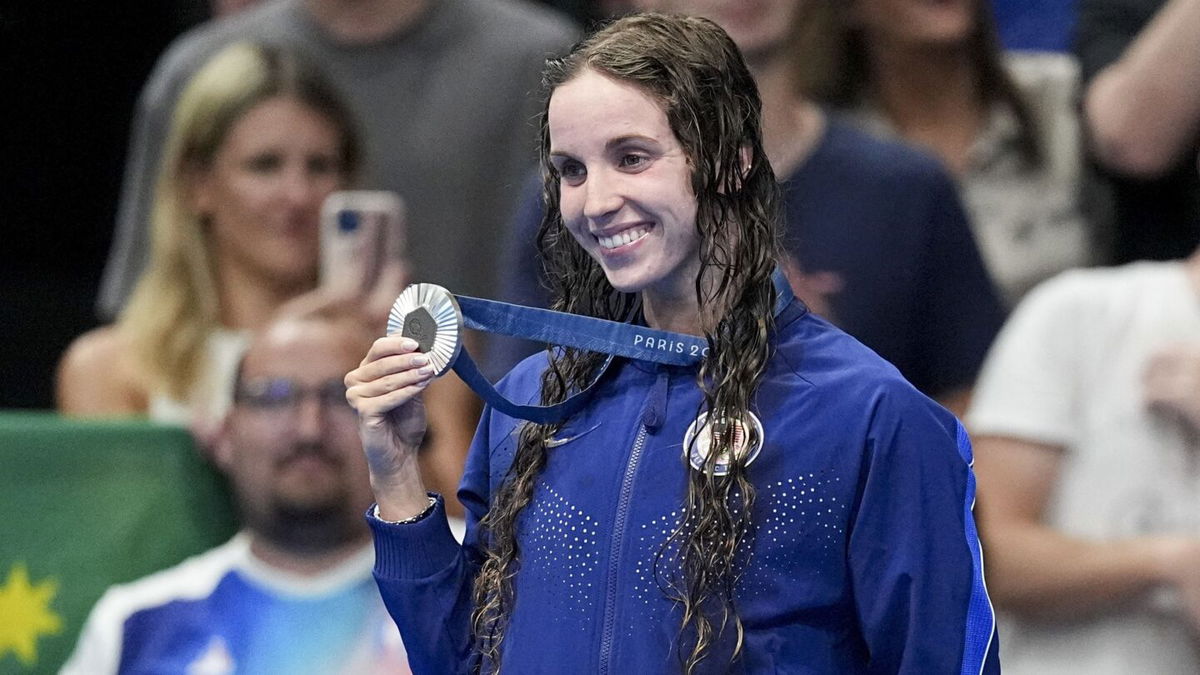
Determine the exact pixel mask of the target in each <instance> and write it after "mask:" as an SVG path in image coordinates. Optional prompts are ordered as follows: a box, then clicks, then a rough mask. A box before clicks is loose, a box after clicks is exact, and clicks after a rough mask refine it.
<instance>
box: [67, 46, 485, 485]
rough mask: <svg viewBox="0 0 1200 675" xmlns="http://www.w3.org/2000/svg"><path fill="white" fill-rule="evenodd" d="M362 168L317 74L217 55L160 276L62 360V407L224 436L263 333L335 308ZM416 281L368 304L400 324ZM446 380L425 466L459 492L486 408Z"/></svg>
mask: <svg viewBox="0 0 1200 675" xmlns="http://www.w3.org/2000/svg"><path fill="white" fill-rule="evenodd" d="M361 165H362V149H361V147H360V141H359V137H358V133H357V131H356V129H355V127H354V124H353V121H352V118H351V113H350V111H349V110H348V108H347V107H346V105H345V104H344V103H343V102H342V100H341V98H340V97H339V96H338V95H337V93H336V91H335V90H334V89H333V87H332V86H331V85H330V84H328V82H327V81H326V80H325V79H324V77H323V76H322V75H321V74H320V73H319V72H318V71H317V70H316V68H315V67H314V66H312V65H311V64H308V63H307V62H305V61H304V60H303V59H301V58H299V57H298V56H297V55H296V54H295V53H293V52H290V51H287V50H284V49H280V48H277V47H269V46H262V45H253V44H249V43H239V44H234V45H231V46H229V47H227V48H225V49H224V50H222V51H221V52H219V53H217V54H216V55H215V56H213V58H212V59H211V60H210V61H209V62H208V63H207V64H206V65H205V66H204V67H203V68H202V69H201V70H200V71H198V72H197V73H196V75H195V76H194V78H193V79H192V81H191V82H190V83H189V84H188V86H187V88H186V89H185V90H184V93H183V94H182V96H181V98H180V101H179V104H178V106H177V107H176V110H175V114H174V118H173V124H172V128H171V131H170V136H169V138H168V139H167V151H166V154H165V155H164V161H163V166H162V168H161V171H160V176H159V180H158V191H157V196H156V201H155V205H154V210H153V223H152V228H153V254H152V260H151V264H150V266H149V268H148V269H147V271H146V273H145V274H143V276H142V278H141V279H140V281H139V283H138V285H137V288H136V290H135V292H134V295H133V297H132V299H131V301H130V303H129V304H128V306H127V307H126V308H125V310H124V311H123V312H122V313H121V315H120V317H119V318H118V320H117V322H116V323H115V324H113V325H110V326H104V327H101V328H98V329H96V330H93V331H91V332H88V333H86V334H84V335H82V336H80V337H79V338H77V339H76V340H75V342H74V343H73V344H72V345H71V346H70V348H69V349H68V350H67V352H66V354H65V355H64V356H63V359H62V362H61V363H60V366H59V375H58V387H57V397H58V408H59V410H60V411H61V412H63V413H65V414H69V415H76V416H142V415H144V416H148V417H149V418H150V419H153V420H156V421H161V422H167V423H175V424H181V425H185V426H189V427H190V428H192V430H193V431H195V432H197V433H198V435H200V436H201V437H202V439H203V438H204V437H206V436H207V435H208V434H211V433H212V432H213V431H215V429H216V427H217V425H218V424H219V423H220V421H221V420H222V419H223V417H224V415H225V413H226V411H227V410H228V408H229V405H230V402H231V397H232V383H233V381H234V379H235V376H236V373H235V371H236V369H237V364H238V362H239V360H240V358H241V354H242V352H243V351H244V348H245V345H246V344H247V342H248V340H249V336H250V335H251V333H253V332H254V331H256V330H257V329H260V328H261V327H263V326H265V325H267V324H268V323H269V322H270V320H271V318H272V317H273V316H274V315H276V314H278V313H279V312H280V311H281V309H284V308H285V306H286V305H292V306H293V307H304V306H307V307H311V306H312V305H313V304H314V303H318V304H319V303H321V302H325V301H326V300H328V298H325V297H323V295H322V293H321V292H319V291H318V290H317V287H318V278H317V276H318V268H319V258H320V250H319V248H320V247H319V233H318V223H319V218H320V210H321V205H322V203H323V202H324V200H325V198H326V197H327V196H328V195H329V194H330V193H331V192H333V191H335V190H338V189H341V188H344V187H346V186H348V185H350V184H352V183H353V182H354V179H355V176H356V174H357V173H358V171H359V169H360V166H361ZM403 277H404V273H403V269H402V263H401V262H400V261H396V262H395V264H393V265H390V266H388V268H387V269H386V270H385V272H384V273H383V274H382V275H381V279H380V282H379V284H378V285H377V287H376V289H375V291H374V292H373V293H372V295H371V297H370V298H357V299H356V300H357V301H359V302H360V304H366V305H368V307H367V309H368V311H370V310H371V309H372V308H375V309H380V308H379V307H377V306H378V305H380V302H379V300H380V299H382V300H383V303H382V312H383V313H385V312H386V307H387V305H389V304H390V301H391V299H394V298H395V296H396V294H397V293H399V290H400V288H401V287H402V284H403ZM375 313H380V312H378V311H377V312H375ZM382 325H383V321H382V319H381V320H380V326H381V332H382ZM439 384H440V385H441V386H437V385H435V387H433V388H431V391H430V397H431V400H436V399H439V397H441V398H443V399H444V398H445V397H446V396H450V397H455V398H454V400H453V401H452V402H451V403H449V404H444V405H440V406H432V407H433V408H435V410H433V411H431V413H430V414H431V416H432V417H434V418H435V419H441V420H442V421H441V422H438V423H435V427H436V431H439V432H442V433H436V434H435V436H433V437H432V439H433V440H431V441H430V444H429V445H430V446H431V447H430V450H431V451H430V452H428V453H425V455H426V456H425V457H424V458H423V459H424V463H425V464H427V465H428V466H427V467H426V468H427V471H428V472H429V474H430V476H429V477H430V479H431V480H433V481H434V482H437V483H439V484H441V485H443V486H444V487H445V488H447V489H448V490H450V492H452V489H451V488H452V487H453V485H454V484H455V483H456V482H457V480H458V472H460V471H461V468H462V458H463V456H464V455H465V452H466V447H467V444H468V442H469V440H470V430H471V428H472V427H473V426H474V424H473V420H472V422H471V423H470V424H465V425H464V424H460V422H461V420H462V419H463V418H465V417H467V416H470V415H473V414H475V413H476V410H474V409H473V408H472V406H471V404H470V401H469V399H468V400H467V402H466V403H462V400H463V398H464V397H463V396H462V395H461V394H460V393H459V390H465V387H463V386H462V385H460V384H459V383H458V382H457V381H454V380H448V381H447V382H446V383H445V384H441V383H439ZM439 415H445V418H444V419H442V418H441V417H439ZM460 426H464V427H465V430H464V431H462V432H461V433H459V432H456V431H455V430H456V429H457V428H458V427H460ZM442 430H444V431H442Z"/></svg>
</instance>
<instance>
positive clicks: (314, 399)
mask: <svg viewBox="0 0 1200 675" xmlns="http://www.w3.org/2000/svg"><path fill="white" fill-rule="evenodd" d="M295 424H296V436H297V438H298V439H299V440H302V441H319V440H321V437H322V436H323V435H324V433H325V405H324V404H323V403H322V402H321V399H320V397H318V396H305V397H304V398H302V399H301V400H300V401H299V402H298V403H297V404H296V419H295Z"/></svg>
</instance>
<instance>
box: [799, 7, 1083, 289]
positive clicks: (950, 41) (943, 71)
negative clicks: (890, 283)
mask: <svg viewBox="0 0 1200 675" xmlns="http://www.w3.org/2000/svg"><path fill="white" fill-rule="evenodd" d="M993 24H994V21H993V19H992V16H991V6H990V5H989V4H988V3H986V2H983V1H982V0H950V1H948V2H937V3H930V2H923V1H920V0H853V1H852V2H844V1H842V0H814V1H813V2H812V4H811V6H810V7H809V11H807V12H806V13H805V16H804V17H803V25H802V27H801V29H800V30H801V33H800V37H801V39H798V40H797V41H796V45H797V53H796V54H795V57H796V62H797V63H798V64H799V66H800V68H801V69H802V70H803V71H804V74H803V75H802V77H801V79H802V87H803V88H804V89H805V90H806V91H808V92H809V93H810V94H811V95H813V96H814V97H815V98H816V99H817V100H819V101H821V102H822V103H826V104H830V105H832V106H834V107H838V108H842V109H844V110H847V111H849V112H850V113H851V114H852V116H853V117H855V118H856V119H857V121H858V123H859V124H861V125H862V126H863V127H865V128H866V129H868V130H870V131H873V132H876V133H879V134H882V135H886V136H899V137H901V138H904V139H905V140H908V141H910V142H913V143H915V144H917V145H919V146H923V147H925V148H928V149H929V150H930V151H932V152H933V153H934V154H936V155H937V156H938V157H939V158H941V160H942V161H943V162H944V163H945V164H946V166H947V167H948V168H949V169H950V170H951V172H952V173H954V174H955V175H956V176H957V177H958V178H959V181H960V183H961V186H962V193H963V201H964V202H965V203H966V206H967V209H968V211H969V212H970V215H971V221H972V224H973V226H974V228H975V236H976V239H977V240H978V241H979V248H980V250H981V251H982V253H983V257H984V260H985V262H986V263H987V265H988V269H989V270H990V272H991V274H992V277H993V278H994V280H995V282H996V285H997V286H998V287H999V288H1000V290H1001V291H1002V293H1003V295H1004V297H1005V299H1006V300H1007V302H1008V304H1009V305H1010V306H1011V305H1013V304H1015V303H1016V301H1017V300H1018V299H1019V298H1020V297H1021V295H1023V294H1024V293H1025V292H1026V291H1027V290H1029V289H1030V288H1032V287H1033V286H1034V285H1035V284H1036V283H1037V282H1039V281H1041V280H1043V279H1045V278H1047V277H1049V276H1052V275H1054V274H1056V273H1058V272H1060V271H1062V270H1064V269H1067V268H1071V267H1077V266H1079V265H1084V264H1088V263H1090V262H1091V261H1092V259H1093V257H1094V256H1093V255H1092V250H1091V249H1092V244H1091V242H1090V241H1089V236H1088V231H1087V228H1086V222H1085V220H1084V217H1083V214H1082V212H1081V211H1080V206H1079V202H1080V195H1079V191H1080V172H1081V157H1082V155H1081V146H1080V138H1079V129H1078V119H1077V118H1078V113H1077V108H1076V97H1077V87H1078V72H1077V70H1078V69H1077V68H1076V66H1075V64H1074V63H1073V62H1072V61H1071V60H1070V58H1068V57H1066V56H1063V55H1061V54H1049V53H1044V54H1038V53H1031V52H1027V53H1015V54H1012V55H1010V56H1008V57H1007V58H1004V57H1002V55H1001V53H1000V49H999V45H998V42H997V38H996V35H995V27H994V25H993Z"/></svg>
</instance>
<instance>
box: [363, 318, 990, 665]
mask: <svg viewBox="0 0 1200 675" xmlns="http://www.w3.org/2000/svg"><path fill="white" fill-rule="evenodd" d="M774 343H775V352H774V354H773V356H772V358H771V360H770V363H769V366H768V369H767V372H766V374H765V376H764V377H763V379H762V381H761V384H760V386H759V389H758V394H757V396H756V398H755V400H754V405H753V411H754V413H755V414H756V415H757V417H758V419H759V420H761V422H762V426H763V429H764V433H765V442H764V444H763V447H762V451H761V453H760V454H759V455H758V457H757V459H756V460H755V461H754V462H753V463H752V464H750V466H749V476H750V478H751V480H752V482H753V483H754V485H755V487H756V490H757V499H756V501H755V503H754V514H753V518H754V523H755V525H756V527H755V534H754V537H753V540H752V542H750V543H748V544H747V545H746V546H745V547H744V548H743V550H742V551H741V552H740V553H741V554H742V556H743V559H744V560H745V564H744V567H743V569H742V570H741V576H740V578H739V581H738V583H737V587H736V600H735V602H736V605H737V610H738V613H739V615H740V617H741V619H742V622H743V625H744V627H745V631H746V632H745V645H744V649H743V651H742V654H741V656H740V657H739V658H738V659H737V660H736V661H734V662H732V663H730V660H729V654H730V653H731V649H730V648H729V647H730V640H728V639H727V640H724V641H723V642H721V643H720V645H719V646H718V648H717V650H716V651H715V652H714V654H713V656H712V657H711V658H708V659H706V660H705V661H704V662H703V663H702V668H701V672H721V673H724V672H735V673H838V674H852V673H914V674H915V673H920V674H922V675H929V674H941V673H946V674H950V673H961V674H964V675H965V674H975V673H984V672H986V673H997V672H999V663H998V658H997V649H998V644H997V637H996V632H995V621H994V616H993V613H992V608H991V605H990V602H989V600H988V597H987V591H986V589H985V588H984V582H983V567H982V558H981V553H980V547H979V540H978V537H977V534H976V531H975V523H974V520H973V518H972V516H971V507H972V503H973V500H974V496H975V480H974V476H973V475H972V473H971V449H970V443H969V441H968V439H967V435H966V433H965V432H964V431H963V428H962V426H961V425H960V424H959V423H958V421H957V420H956V419H955V418H954V417H953V416H952V415H951V414H950V413H948V412H947V411H946V410H944V409H943V408H941V407H940V406H938V405H937V404H935V403H933V402H932V401H931V400H929V399H928V398H926V397H925V396H923V395H921V394H920V393H918V392H917V391H916V390H915V389H913V387H912V386H910V385H909V384H908V383H907V382H905V381H904V380H903V379H902V378H901V377H900V375H899V374H898V373H897V371H896V370H895V369H894V368H893V367H892V366H890V365H889V364H888V363H886V362H885V361H883V360H882V359H880V358H879V357H878V356H876V355H875V354H874V353H872V352H871V351H869V350H868V349H867V348H865V347H863V346H862V345H861V344H859V343H858V342H856V341H855V340H854V339H853V338H850V337H849V336H847V335H846V334H845V333H842V332H841V331H839V330H838V329H836V328H834V327H832V326H831V325H829V324H828V323H827V322H825V321H824V320H822V319H820V318H818V317H816V316H814V315H812V314H811V313H809V312H808V311H807V310H806V309H805V308H804V307H803V305H801V304H799V303H793V304H792V305H790V306H789V307H788V308H786V309H785V310H784V311H783V312H782V313H781V314H780V316H779V317H778V318H777V325H776V335H775V340H774ZM544 366H545V357H544V356H543V355H538V356H534V357H531V358H530V359H527V360H526V361H524V362H523V363H521V364H520V365H519V366H517V368H516V369H514V371H513V372H512V373H511V374H510V375H509V376H508V377H507V378H506V379H505V380H504V381H503V382H502V383H501V387H500V388H501V391H503V392H504V393H505V394H506V395H507V396H508V397H509V398H510V399H513V400H515V401H521V402H537V400H538V393H537V392H538V391H539V377H540V373H541V371H542V369H543V368H544ZM701 405H702V398H701V394H700V392H699V390H698V388H697V386H696V371H695V369H694V368H681V367H671V366H660V365H656V364H650V363H645V362H639V361H623V360H617V361H616V362H614V364H613V366H612V367H611V368H610V369H609V371H608V373H607V374H606V375H605V376H604V377H603V379H602V380H601V381H600V383H599V384H598V385H597V388H596V393H595V396H594V398H593V399H592V401H591V403H590V405H589V406H588V407H587V408H586V409H585V410H584V411H583V412H581V413H578V414H577V415H575V416H574V417H573V418H571V419H570V420H568V421H567V422H566V423H565V424H564V426H563V428H562V430H561V431H560V432H559V434H558V435H557V438H556V440H555V441H554V442H553V443H552V445H553V447H552V448H551V449H550V450H549V456H548V461H547V464H546V467H545V469H544V470H543V472H542V475H541V477H540V478H539V480H538V485H537V489H536V492H535V494H534V498H533V502H532V503H531V504H530V505H529V507H528V508H526V509H525V511H524V512H523V514H522V516H521V519H520V523H519V544H520V565H519V571H518V573H517V575H516V577H515V580H514V588H515V591H516V604H515V608H514V610H513V613H512V616H511V619H510V622H509V624H508V628H507V632H506V635H505V639H504V642H503V647H502V650H503V656H502V671H503V672H506V673H519V674H522V675H524V674H527V673H601V674H608V673H613V674H619V675H634V674H638V675H641V674H643V673H677V672H680V670H681V668H680V658H679V654H678V652H677V650H676V649H675V645H676V643H677V638H678V634H679V631H680V625H681V614H680V609H679V607H678V606H677V605H676V604H675V603H674V602H672V601H671V600H669V599H668V598H667V597H666V596H665V595H664V594H663V592H662V590H661V585H662V584H664V583H665V580H666V579H669V578H671V576H673V575H672V571H671V570H667V569H664V567H665V566H667V565H669V560H670V555H669V554H668V555H661V556H660V555H659V552H660V549H661V547H662V545H663V542H664V541H665V540H666V539H667V537H668V535H669V534H670V533H671V532H672V531H673V530H674V529H675V527H676V525H677V524H678V521H679V518H680V512H681V505H682V503H683V500H684V495H685V493H686V485H687V483H686V480H687V474H686V472H687V471H691V470H693V469H691V468H690V467H689V465H688V464H687V461H686V459H684V458H683V439H684V434H685V432H686V430H687V428H688V426H689V424H691V423H692V422H693V420H694V419H695V418H696V414H697V412H698V410H700V409H701ZM519 424H520V421H518V420H514V419H512V418H509V417H507V416H505V415H502V414H500V413H498V412H495V411H493V410H491V409H488V410H485V411H484V415H483V419H482V420H481V422H480V426H479V430H478V433H477V434H476V436H475V441H474V443H473V445H472V447H471V450H470V455H469V458H468V461H467V467H466V472H465V475H464V476H463V481H462V486H461V488H460V490H459V498H460V499H461V500H462V502H463V504H464V505H465V506H466V508H467V510H468V520H467V534H466V539H465V542H464V544H463V545H462V546H459V544H458V543H457V542H456V541H455V540H454V538H453V537H452V536H451V534H450V530H449V529H448V527H447V525H446V518H445V515H444V511H443V510H442V507H441V506H440V504H439V506H438V507H437V508H436V509H435V512H434V513H433V514H432V515H431V516H430V517H427V518H425V519H423V520H421V521H419V522H417V523H415V524H407V525H392V524H387V523H384V522H382V521H379V520H378V519H375V518H373V517H370V516H369V517H368V521H369V522H370V524H371V527H372V528H373V530H374V532H375V542H376V566H375V576H376V580H377V582H378V584H379V588H380V591H381V592H382V595H383V598H384V602H385V604H386V605H387V607H388V609H389V611H390V612H391V614H392V617H393V618H394V619H395V620H396V623H397V625H398V626H399V627H400V631H401V634H402V635H403V637H404V643H405V645H406V646H407V647H408V654H409V662H410V665H411V666H412V669H413V672H415V673H466V672H470V671H471V669H472V667H473V666H474V665H475V664H476V662H477V657H475V656H473V654H472V642H471V637H470V627H469V617H470V613H471V584H472V580H473V578H474V576H475V572H476V570H477V569H478V565H479V562H480V559H481V557H480V552H479V549H480V541H479V538H478V537H479V533H478V528H477V527H476V525H477V522H478V520H479V518H481V517H482V516H483V515H484V514H485V513H486V511H487V509H488V503H489V499H490V496H491V495H492V494H494V493H495V492H496V491H497V490H498V488H499V486H500V485H501V483H502V482H503V480H504V478H505V475H506V471H507V470H508V467H509V464H510V462H511V460H512V456H513V453H514V451H515V448H516V442H517V438H518V433H517V430H518V428H519ZM656 561H657V562H656Z"/></svg>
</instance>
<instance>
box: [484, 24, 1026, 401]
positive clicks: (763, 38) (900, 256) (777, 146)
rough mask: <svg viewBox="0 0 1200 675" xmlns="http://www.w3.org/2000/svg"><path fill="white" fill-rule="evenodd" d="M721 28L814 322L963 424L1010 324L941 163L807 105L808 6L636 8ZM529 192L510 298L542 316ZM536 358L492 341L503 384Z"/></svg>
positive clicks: (513, 249) (796, 280)
mask: <svg viewBox="0 0 1200 675" xmlns="http://www.w3.org/2000/svg"><path fill="white" fill-rule="evenodd" d="M638 4H639V5H640V8H641V9H655V10H665V11H676V12H687V13H692V14H699V15H703V16H708V17H709V18H712V19H713V20H715V21H716V22H717V23H719V24H721V25H722V27H724V28H725V29H726V30H727V31H728V32H729V34H730V36H731V37H732V38H733V39H734V41H735V42H736V43H737V44H738V46H739V47H740V48H741V50H742V52H743V54H744V55H745V57H746V60H747V63H748V64H749V66H750V69H751V71H752V72H753V73H754V76H755V79H756V81H757V83H758V87H759V93H760V95H761V97H762V101H763V116H764V119H763V132H764V142H765V146H766V151H767V154H768V156H769V158H770V160H771V165H772V167H773V168H774V169H775V173H776V176H778V177H779V178H780V179H781V185H782V187H783V191H784V198H785V203H784V208H785V218H786V222H787V229H786V239H785V242H784V243H785V245H786V247H787V249H788V251H789V253H790V254H791V256H792V257H793V260H791V264H790V265H789V266H788V269H787V271H788V272H789V277H790V280H791V281H792V284H793V286H794V287H795V288H796V291H797V294H798V295H800V296H801V297H802V298H803V299H804V300H805V301H806V302H807V303H808V304H809V305H810V306H811V307H812V308H813V309H814V310H815V311H817V312H819V313H821V314H822V315H824V316H826V317H828V318H830V319H831V320H833V321H834V322H835V323H837V324H838V325H839V326H840V327H841V328H842V329H844V330H846V331H847V332H848V333H850V334H851V335H853V336H855V337H856V338H858V339H859V340H861V341H862V342H864V343H865V344H866V345H867V346H869V347H871V348H872V349H874V350H875V351H876V352H878V353H879V354H880V355H881V356H883V357H884V358H886V359H888V360H889V361H891V362H892V363H893V364H894V365H896V366H897V367H898V368H899V369H900V371H901V372H902V373H903V374H904V376H905V377H907V378H908V379H909V380H910V381H911V382H912V383H913V384H914V385H916V386H917V387H918V388H919V389H921V390H922V391H924V392H925V393H926V394H928V395H930V396H934V397H936V398H938V399H939V400H940V401H941V402H942V403H944V404H946V405H947V407H950V408H951V409H954V410H957V411H958V412H960V413H961V412H962V410H963V408H964V407H965V399H966V395H967V393H968V392H969V390H970V386H971V383H972V381H973V380H974V377H975V374H976V371H977V369H978V368H979V365H980V363H981V362H982V361H983V356H984V354H985V352H986V350H987V347H988V345H989V344H990V342H991V340H992V337H993V336H994V335H995V332H996V331H997V330H998V329H999V326H1000V322H1001V320H1002V318H1003V310H1002V309H1001V306H1000V302H999V300H998V299H997V296H996V293H995V291H994V289H993V287H992V285H991V282H990V280H989V279H988V276H987V273H986V271H985V270H984V268H983V263H982V261H981V260H980V256H979V252H978V250H977V249H976V247H975V243H974V241H973V239H972V237H971V232H970V228H969V226H968V224H967V222H966V217H965V215H964V213H963V209H962V206H961V204H960V203H959V200H958V195H957V190H956V188H955V186H954V184H953V182H952V181H951V180H950V178H949V177H948V176H946V175H945V172H944V171H943V170H942V168H941V166H940V164H939V163H938V162H937V160H935V159H933V158H930V157H927V156H926V155H924V154H923V153H920V152H917V151H914V150H912V149H910V148H908V147H906V146H904V145H901V144H899V143H895V142H890V141H883V140H877V139H875V138H872V137H870V136H868V135H867V134H865V133H863V132H860V131H857V130H855V129H854V128H853V127H851V126H850V125H848V124H846V123H844V122H843V121H841V120H839V119H838V118H837V117H836V116H829V115H827V114H826V113H824V112H823V111H822V110H821V109H820V108H818V107H817V106H816V105H814V104H812V103H811V102H809V101H808V100H806V99H805V98H804V97H803V96H801V95H800V94H799V93H798V91H799V89H798V87H797V79H796V78H797V71H796V68H795V65H794V63H795V62H794V60H793V54H792V52H793V49H794V48H793V46H792V45H793V44H794V42H793V41H794V39H796V38H795V36H794V33H793V31H794V29H795V28H796V27H797V21H798V18H799V14H800V13H801V12H802V11H803V7H804V5H805V0H768V1H764V2H758V3H755V4H753V5H744V4H742V3H740V2H736V1H734V0H699V1H695V2H689V1H685V0H640V2H639V3H638ZM540 191H541V184H540V181H536V182H530V183H529V184H528V185H527V189H526V190H525V198H524V199H523V202H522V205H521V208H520V211H519V213H518V214H517V217H516V223H515V225H514V227H513V228H512V237H513V238H512V239H511V241H510V244H509V251H508V258H507V259H508V263H507V264H506V265H505V269H506V273H507V280H506V282H505V290H504V296H505V299H506V300H508V301H510V302H516V303H520V304H530V305H539V306H544V305H545V303H546V302H547V298H546V294H545V292H544V290H542V288H541V285H540V283H539V275H540V274H541V268H540V265H539V262H538V259H537V256H535V255H534V252H535V250H536V249H535V246H536V232H537V229H538V225H539V224H540V221H541V217H542V208H541V199H540ZM532 348H533V347H532V346H531V345H527V344H517V343H515V342H512V341H507V342H497V343H496V349H495V351H496V352H497V353H496V354H494V357H495V358H493V359H491V363H490V366H489V370H490V371H491V373H492V374H498V373H503V372H505V371H506V370H507V369H508V368H509V367H511V366H512V365H513V363H514V362H515V361H516V360H518V359H519V358H520V357H522V356H524V355H526V354H527V353H528V352H529V350H531V349H532Z"/></svg>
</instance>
